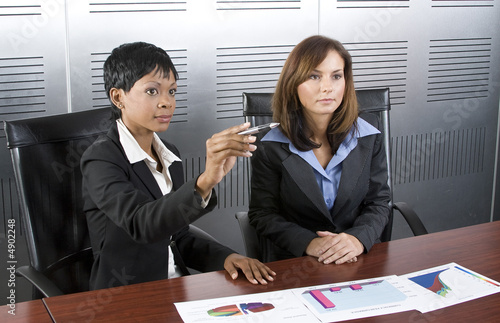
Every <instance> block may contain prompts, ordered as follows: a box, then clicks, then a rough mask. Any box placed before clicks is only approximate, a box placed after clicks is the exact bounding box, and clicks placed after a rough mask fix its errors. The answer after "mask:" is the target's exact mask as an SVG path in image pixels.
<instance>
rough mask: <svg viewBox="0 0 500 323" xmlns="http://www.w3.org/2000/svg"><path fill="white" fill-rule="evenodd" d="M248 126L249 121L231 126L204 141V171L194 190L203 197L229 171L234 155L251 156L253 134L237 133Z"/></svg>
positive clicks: (253, 149) (253, 147)
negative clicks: (205, 155)
mask: <svg viewBox="0 0 500 323" xmlns="http://www.w3.org/2000/svg"><path fill="white" fill-rule="evenodd" d="M248 127H250V123H249V122H246V123H243V124H240V125H237V126H233V127H231V128H228V129H225V130H223V131H221V132H219V133H216V134H214V135H213V136H212V137H211V138H209V139H208V140H207V141H206V148H207V159H206V162H205V171H204V172H203V173H202V174H201V175H200V176H199V177H198V180H197V181H196V190H197V191H198V192H199V193H200V195H201V196H202V197H203V198H206V197H207V196H208V195H209V193H210V191H211V190H212V188H214V187H215V185H217V184H218V183H219V182H220V181H221V180H222V178H224V176H226V174H227V173H229V171H230V170H231V169H232V168H233V166H234V164H235V163H236V157H251V156H252V151H255V149H257V147H256V146H255V145H253V144H252V143H254V142H255V140H256V137H255V136H251V135H239V134H238V133H239V132H241V131H243V130H245V129H248Z"/></svg>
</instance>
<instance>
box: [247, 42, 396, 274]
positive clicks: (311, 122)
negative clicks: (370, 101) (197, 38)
mask: <svg viewBox="0 0 500 323" xmlns="http://www.w3.org/2000/svg"><path fill="white" fill-rule="evenodd" d="M272 109H273V119H274V121H275V122H279V123H280V126H279V127H278V128H275V129H272V130H270V131H269V132H268V133H267V134H266V135H265V136H264V137H263V138H262V140H261V143H260V145H259V149H257V150H256V153H255V154H254V157H253V159H252V191H251V201H250V210H249V217H250V223H251V224H252V225H253V226H254V227H255V228H256V230H257V233H258V234H259V235H260V243H261V247H262V249H263V255H264V259H263V260H264V261H265V262H267V261H274V260H279V259H286V258H291V257H299V256H303V255H310V256H314V257H317V258H318V261H320V262H323V263H325V264H328V263H336V264H341V263H344V262H353V261H356V260H357V256H359V255H360V254H361V253H363V252H368V251H369V250H370V248H371V247H372V246H373V244H374V243H376V242H378V241H380V235H381V233H382V231H383V229H384V227H385V225H386V224H387V222H388V219H389V211H390V209H389V200H390V191H389V187H388V184H387V164H386V161H385V155H384V147H383V138H382V135H381V133H380V131H379V130H378V127H379V120H378V119H377V118H376V117H374V116H373V115H366V116H358V107H357V100H356V93H355V90H354V81H353V72H352V60H351V56H350V54H349V52H347V50H346V49H345V48H344V47H343V46H342V44H341V43H340V42H338V41H336V40H333V39H330V38H327V37H323V36H312V37H309V38H307V39H305V40H303V41H302V42H300V43H299V44H298V45H297V46H296V47H295V48H294V49H293V51H292V52H291V53H290V55H289V57H288V59H287V61H286V62H285V65H284V67H283V70H282V72H281V75H280V78H279V80H278V83H277V85H276V91H275V93H274V97H273V104H272Z"/></svg>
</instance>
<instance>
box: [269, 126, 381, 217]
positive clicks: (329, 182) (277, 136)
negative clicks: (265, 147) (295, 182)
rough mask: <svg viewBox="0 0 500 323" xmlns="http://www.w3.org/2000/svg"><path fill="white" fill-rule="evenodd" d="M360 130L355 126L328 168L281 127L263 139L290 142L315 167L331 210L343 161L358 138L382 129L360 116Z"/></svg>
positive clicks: (315, 173)
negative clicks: (296, 145)
mask: <svg viewBox="0 0 500 323" xmlns="http://www.w3.org/2000/svg"><path fill="white" fill-rule="evenodd" d="M357 123H358V131H355V129H354V127H353V129H352V130H351V132H350V133H349V134H348V135H347V137H346V138H345V139H344V141H342V143H341V144H340V147H339V149H338V150H337V152H336V153H335V155H334V156H333V157H332V159H331V160H330V162H329V163H328V165H327V166H326V168H323V167H322V166H321V164H320V163H319V161H318V159H317V158H316V155H314V152H313V151H312V150H308V151H300V150H298V149H297V148H295V146H294V145H293V144H292V143H291V142H290V140H289V139H288V138H287V137H285V135H284V134H283V133H282V132H281V130H280V129H279V128H274V129H271V130H270V131H269V132H268V133H267V134H266V135H265V136H264V138H262V141H275V142H282V143H287V144H289V147H290V148H289V149H290V151H291V152H292V153H294V154H296V155H298V156H300V157H301V158H302V159H304V160H305V161H306V162H307V163H308V164H309V165H311V167H312V168H313V171H314V175H315V176H316V182H317V183H318V186H319V188H320V190H321V192H322V193H323V197H324V200H325V204H326V206H327V207H328V210H329V211H331V210H332V208H333V203H334V202H335V199H336V197H337V191H338V188H339V182H340V175H341V174H342V162H343V161H344V159H346V157H347V155H349V153H350V152H351V151H352V150H353V149H354V148H356V146H357V145H358V138H361V137H365V136H369V135H374V134H377V133H380V131H379V130H378V129H377V128H375V127H374V126H372V125H371V124H369V123H368V122H366V121H365V120H363V119H362V118H358V120H357Z"/></svg>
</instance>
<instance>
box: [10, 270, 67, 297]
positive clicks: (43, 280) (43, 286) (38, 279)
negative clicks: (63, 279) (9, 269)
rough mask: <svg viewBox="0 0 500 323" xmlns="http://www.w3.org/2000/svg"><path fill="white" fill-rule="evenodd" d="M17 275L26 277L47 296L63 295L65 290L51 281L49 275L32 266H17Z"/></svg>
mask: <svg viewBox="0 0 500 323" xmlns="http://www.w3.org/2000/svg"><path fill="white" fill-rule="evenodd" d="M16 275H17V276H19V277H24V278H26V279H27V280H28V281H29V282H30V283H31V284H33V286H35V287H36V288H37V289H38V290H39V291H40V292H41V293H42V294H43V295H44V296H45V297H52V296H59V295H63V292H62V291H61V290H60V289H59V288H58V287H57V286H56V285H55V284H54V283H53V282H51V281H50V280H49V279H48V278H47V276H45V275H44V274H42V273H41V272H39V271H37V270H36V269H35V268H33V267H31V266H22V267H19V268H17V270H16Z"/></svg>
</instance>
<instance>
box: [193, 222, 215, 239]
mask: <svg viewBox="0 0 500 323" xmlns="http://www.w3.org/2000/svg"><path fill="white" fill-rule="evenodd" d="M189 232H191V233H192V234H194V235H195V236H196V237H198V238H203V239H205V240H212V241H215V242H219V241H217V239H215V238H214V237H212V236H211V235H210V234H208V233H207V232H205V231H203V230H202V229H200V228H198V227H197V226H195V225H192V224H190V225H189Z"/></svg>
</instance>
